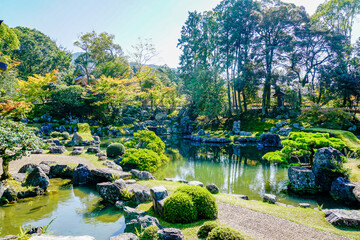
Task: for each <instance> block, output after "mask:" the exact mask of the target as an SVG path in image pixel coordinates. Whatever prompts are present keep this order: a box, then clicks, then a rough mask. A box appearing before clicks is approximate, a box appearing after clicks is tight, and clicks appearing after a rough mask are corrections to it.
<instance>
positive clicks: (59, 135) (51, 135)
mask: <svg viewBox="0 0 360 240" xmlns="http://www.w3.org/2000/svg"><path fill="white" fill-rule="evenodd" d="M61 136H62V135H61V132H56V131H54V132H52V133H50V137H51V138H58V137H61Z"/></svg>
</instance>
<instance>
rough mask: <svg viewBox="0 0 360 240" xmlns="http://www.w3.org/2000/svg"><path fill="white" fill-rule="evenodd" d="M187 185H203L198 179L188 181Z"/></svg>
mask: <svg viewBox="0 0 360 240" xmlns="http://www.w3.org/2000/svg"><path fill="white" fill-rule="evenodd" d="M188 185H193V186H199V187H203V186H204V184H203V183H202V182H199V181H190V182H188Z"/></svg>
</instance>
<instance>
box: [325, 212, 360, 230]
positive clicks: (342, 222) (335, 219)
mask: <svg viewBox="0 0 360 240" xmlns="http://www.w3.org/2000/svg"><path fill="white" fill-rule="evenodd" d="M324 213H325V219H326V220H327V221H328V222H329V223H331V224H333V225H338V226H344V227H356V226H360V211H357V210H345V209H324Z"/></svg>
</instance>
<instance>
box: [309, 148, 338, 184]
mask: <svg viewBox="0 0 360 240" xmlns="http://www.w3.org/2000/svg"><path fill="white" fill-rule="evenodd" d="M341 156H342V153H341V152H339V151H338V150H336V149H335V148H332V147H325V148H320V149H318V150H317V151H316V153H315V157H314V163H313V166H312V171H313V173H314V175H315V179H316V184H317V185H320V186H321V187H322V188H323V189H324V190H325V191H330V189H331V184H332V182H333V181H334V180H335V179H336V178H338V177H342V176H341V174H337V173H336V172H333V171H331V169H334V168H335V165H336V164H339V163H340V162H341Z"/></svg>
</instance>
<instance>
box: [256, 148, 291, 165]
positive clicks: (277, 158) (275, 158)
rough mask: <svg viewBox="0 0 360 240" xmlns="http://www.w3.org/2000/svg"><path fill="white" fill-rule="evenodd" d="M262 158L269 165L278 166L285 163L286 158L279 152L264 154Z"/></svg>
mask: <svg viewBox="0 0 360 240" xmlns="http://www.w3.org/2000/svg"><path fill="white" fill-rule="evenodd" d="M262 158H263V159H265V160H268V161H269V162H271V163H280V164H282V163H285V164H286V163H287V160H286V158H285V157H284V156H283V154H282V153H281V152H280V151H275V152H268V153H265V154H264V156H263V157H262Z"/></svg>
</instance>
